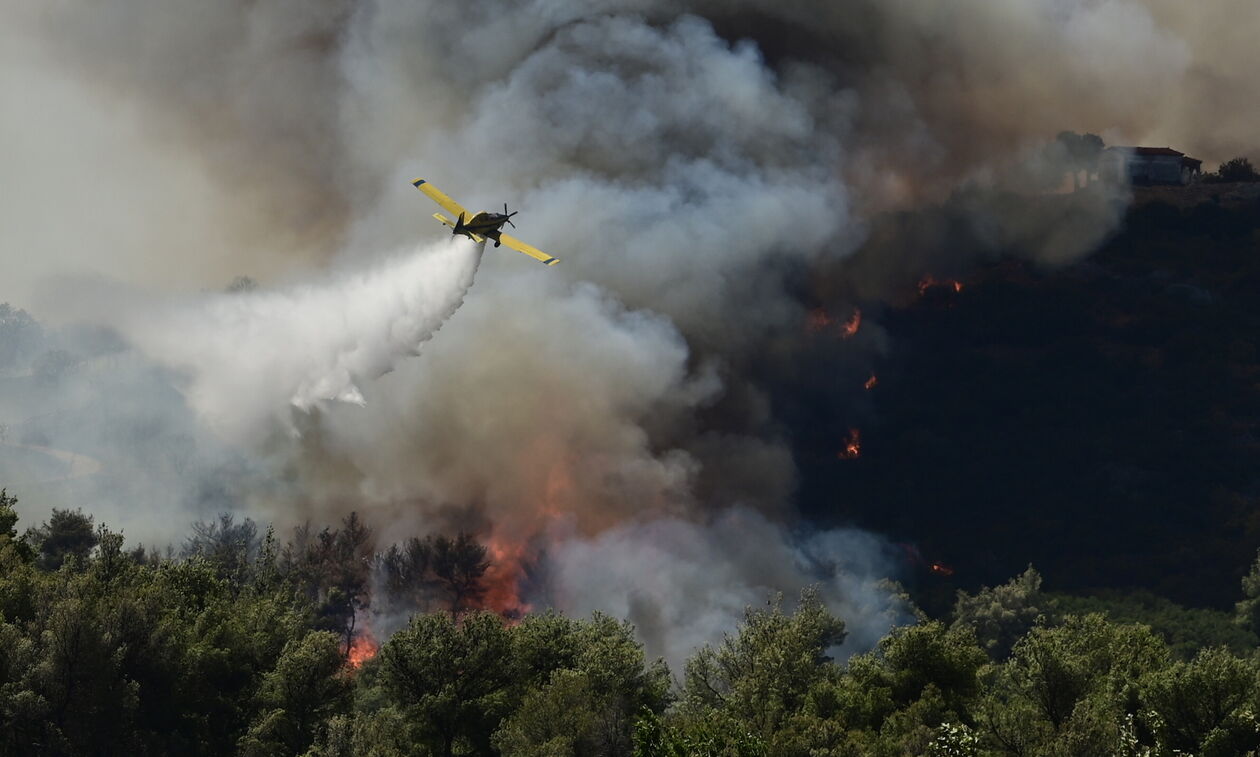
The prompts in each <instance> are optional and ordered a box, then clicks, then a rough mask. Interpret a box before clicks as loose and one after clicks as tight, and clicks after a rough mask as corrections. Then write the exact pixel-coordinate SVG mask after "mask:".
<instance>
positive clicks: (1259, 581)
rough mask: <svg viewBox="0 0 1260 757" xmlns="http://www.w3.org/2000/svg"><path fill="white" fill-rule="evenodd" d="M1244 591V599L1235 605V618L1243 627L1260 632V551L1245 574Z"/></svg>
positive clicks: (1243, 580)
mask: <svg viewBox="0 0 1260 757" xmlns="http://www.w3.org/2000/svg"><path fill="white" fill-rule="evenodd" d="M1242 591H1243V598H1242V601H1241V602H1239V603H1238V604H1236V605H1234V617H1235V620H1236V622H1237V623H1238V625H1240V626H1242V627H1243V628H1246V629H1247V630H1249V631H1252V632H1254V633H1260V552H1258V553H1257V554H1256V560H1255V562H1253V563H1252V564H1251V570H1250V571H1248V573H1247V575H1245V576H1243V579H1242Z"/></svg>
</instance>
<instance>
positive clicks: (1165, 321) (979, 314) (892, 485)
mask: <svg viewBox="0 0 1260 757" xmlns="http://www.w3.org/2000/svg"><path fill="white" fill-rule="evenodd" d="M962 278H963V280H964V281H965V285H964V286H963V288H962V289H961V290H960V291H954V289H953V288H952V287H941V286H936V287H931V288H929V289H927V290H926V291H925V292H924V294H923V296H921V297H918V298H917V299H914V300H912V301H910V302H908V303H906V304H904V305H902V306H894V307H890V308H889V309H887V310H885V311H883V312H881V313H879V314H878V319H879V323H880V325H881V326H882V327H883V328H885V329H886V330H887V331H888V336H889V343H890V345H891V347H890V348H889V351H888V354H887V355H886V356H885V357H883V358H880V359H878V361H877V364H876V370H877V372H878V376H879V383H878V385H877V386H876V387H874V388H873V389H872V390H871V391H870V392H869V409H868V411H867V412H865V413H864V414H862V417H859V419H858V420H857V421H854V420H852V419H851V417H849V418H846V417H843V416H846V415H848V416H852V415H853V411H852V409H851V408H848V409H841V408H837V409H835V410H832V411H826V410H824V411H822V413H821V414H819V412H818V411H817V408H819V407H824V408H825V407H828V405H827V404H826V403H825V402H820V403H816V404H815V403H812V402H811V392H813V391H815V389H811V387H799V391H798V392H797V393H796V394H795V395H793V393H792V392H786V393H785V392H780V393H779V396H795V397H797V398H798V399H799V402H800V403H801V407H811V406H812V407H813V408H814V409H815V410H814V412H813V413H812V414H811V415H810V416H809V417H805V415H804V414H803V413H802V414H801V415H799V416H798V417H797V419H796V421H795V422H794V424H793V425H794V427H795V429H797V430H798V433H797V434H796V435H795V439H796V445H797V452H798V460H799V461H800V465H801V469H802V492H801V496H802V502H803V506H804V508H805V510H806V512H807V513H808V514H810V515H811V516H812V517H813V518H814V519H815V520H817V521H820V522H823V523H828V522H835V521H849V522H854V521H855V522H857V523H858V524H860V525H863V526H867V527H870V528H873V529H876V530H878V531H881V532H883V533H887V534H889V535H890V536H891V537H892V538H893V539H895V540H903V541H905V542H908V543H913V544H916V545H917V546H918V547H919V550H920V551H921V553H922V554H923V555H925V556H927V559H928V560H929V561H932V560H939V561H941V562H943V563H945V564H946V565H948V566H951V567H952V568H953V569H954V574H953V576H952V577H948V578H945V577H942V576H940V575H930V574H929V573H928V572H927V571H923V570H922V569H921V568H920V571H919V572H920V575H921V576H922V577H923V578H924V581H923V583H925V584H926V585H925V586H924V587H921V588H927V589H929V590H930V591H931V592H935V593H938V594H940V595H942V596H943V595H945V594H948V593H950V592H952V589H953V588H956V587H972V586H976V585H978V584H993V583H995V582H999V581H1001V580H1003V579H1004V578H1005V577H1007V576H1010V575H1013V574H1015V573H1017V572H1018V571H1019V570H1021V569H1022V568H1023V567H1024V566H1025V565H1027V564H1028V563H1030V562H1031V563H1033V564H1035V565H1036V566H1037V567H1038V569H1040V570H1041V571H1042V572H1043V573H1044V574H1045V576H1046V580H1047V584H1048V585H1050V586H1053V587H1055V588H1058V589H1064V590H1082V589H1089V588H1095V587H1115V588H1145V589H1150V590H1152V591H1155V592H1157V593H1160V594H1163V595H1165V596H1168V597H1170V598H1173V599H1175V600H1177V601H1180V602H1183V603H1188V604H1192V605H1215V606H1220V607H1226V606H1229V605H1230V604H1231V603H1232V602H1233V601H1235V600H1236V599H1237V592H1238V590H1237V586H1238V582H1237V579H1238V578H1239V577H1241V576H1242V574H1243V573H1244V572H1245V571H1246V569H1247V566H1248V565H1249V563H1250V562H1251V560H1252V559H1253V558H1254V556H1255V554H1256V549H1257V547H1258V546H1260V203H1255V202H1252V203H1249V204H1246V205H1242V206H1237V207H1222V206H1221V205H1220V204H1214V203H1211V202H1209V203H1206V204H1199V205H1196V206H1193V207H1188V208H1179V207H1175V206H1172V205H1169V204H1165V203H1160V202H1156V201H1148V202H1145V203H1142V204H1140V205H1137V206H1136V207H1135V208H1133V209H1132V210H1130V211H1129V214H1128V216H1127V218H1126V220H1125V223H1124V226H1123V228H1122V230H1121V231H1120V233H1119V234H1117V235H1116V236H1115V237H1114V238H1112V239H1111V241H1110V242H1109V243H1107V244H1106V245H1105V246H1104V247H1103V248H1102V249H1100V250H1099V251H1098V252H1096V253H1095V254H1094V255H1093V256H1091V257H1090V258H1088V259H1086V260H1083V261H1081V262H1078V263H1076V264H1074V265H1071V266H1069V267H1065V268H1059V269H1056V270H1047V269H1044V268H1040V267H1038V266H1035V265H1033V264H1030V263H1026V262H1020V261H1017V260H1013V259H1005V260H996V261H992V262H988V263H985V264H983V265H981V266H979V267H974V268H973V269H972V270H970V271H969V272H967V273H966V275H965V276H963V277H962ZM809 374H810V371H808V370H805V371H802V375H809ZM813 399H816V397H815V398H813ZM788 415H789V417H790V416H791V413H790V412H789V413H788ZM810 423H813V424H815V425H814V427H815V428H818V429H823V431H821V432H809V431H806V430H804V429H806V428H807V427H808V424H810ZM855 423H861V424H862V450H861V456H860V458H858V459H851V460H838V459H837V455H836V444H837V442H836V441H835V439H836V433H837V431H836V430H837V429H841V428H844V427H846V426H852V425H855Z"/></svg>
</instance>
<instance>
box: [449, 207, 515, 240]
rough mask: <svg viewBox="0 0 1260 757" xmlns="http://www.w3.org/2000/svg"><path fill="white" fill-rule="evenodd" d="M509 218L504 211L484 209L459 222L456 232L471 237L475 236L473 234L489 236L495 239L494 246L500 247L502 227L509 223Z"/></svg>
mask: <svg viewBox="0 0 1260 757" xmlns="http://www.w3.org/2000/svg"><path fill="white" fill-rule="evenodd" d="M507 220H508V216H507V215H506V214H504V213H492V212H490V211H488V210H483V211H481V212H480V213H477V214H476V215H474V216H473V217H472V218H470V219H468V220H466V221H464V222H463V223H460V224H458V225H457V226H456V227H455V233H456V234H463V235H464V236H466V237H468V238H469V239H472V238H473V237H472V235H473V234H476V235H477V236H481V237H487V238H489V239H493V240H494V246H495V247H498V246H499V234H500V233H501V232H500V229H502V228H503V224H505V223H507Z"/></svg>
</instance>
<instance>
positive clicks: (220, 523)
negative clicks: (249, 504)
mask: <svg viewBox="0 0 1260 757" xmlns="http://www.w3.org/2000/svg"><path fill="white" fill-rule="evenodd" d="M192 531H193V533H192V536H190V537H188V539H186V540H185V541H184V548H183V549H182V550H181V554H182V555H183V557H184V558H185V559H187V558H199V559H202V560H205V561H206V562H208V563H210V564H211V565H212V566H214V568H215V570H216V571H218V573H219V575H221V576H223V577H224V578H227V579H231V580H233V581H236V582H237V583H242V584H243V583H244V582H245V580H246V578H247V576H248V574H249V571H250V568H251V566H252V564H253V563H254V561H255V560H256V559H257V558H258V554H259V551H260V550H261V548H262V540H261V539H260V538H259V536H258V524H256V523H255V522H254V521H253V520H251V519H250V518H246V519H244V520H243V521H241V522H240V523H237V522H236V516H234V515H232V513H222V514H220V515H219V517H218V518H217V519H216V520H211V521H197V522H195V523H193V525H192Z"/></svg>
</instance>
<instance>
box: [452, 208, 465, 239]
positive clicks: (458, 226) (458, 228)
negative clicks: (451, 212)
mask: <svg viewBox="0 0 1260 757" xmlns="http://www.w3.org/2000/svg"><path fill="white" fill-rule="evenodd" d="M463 231H464V214H463V213H460V214H459V217H458V218H456V219H455V226H454V227H452V229H451V235H452V236H454V235H455V234H459V233H462V232H463Z"/></svg>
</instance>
